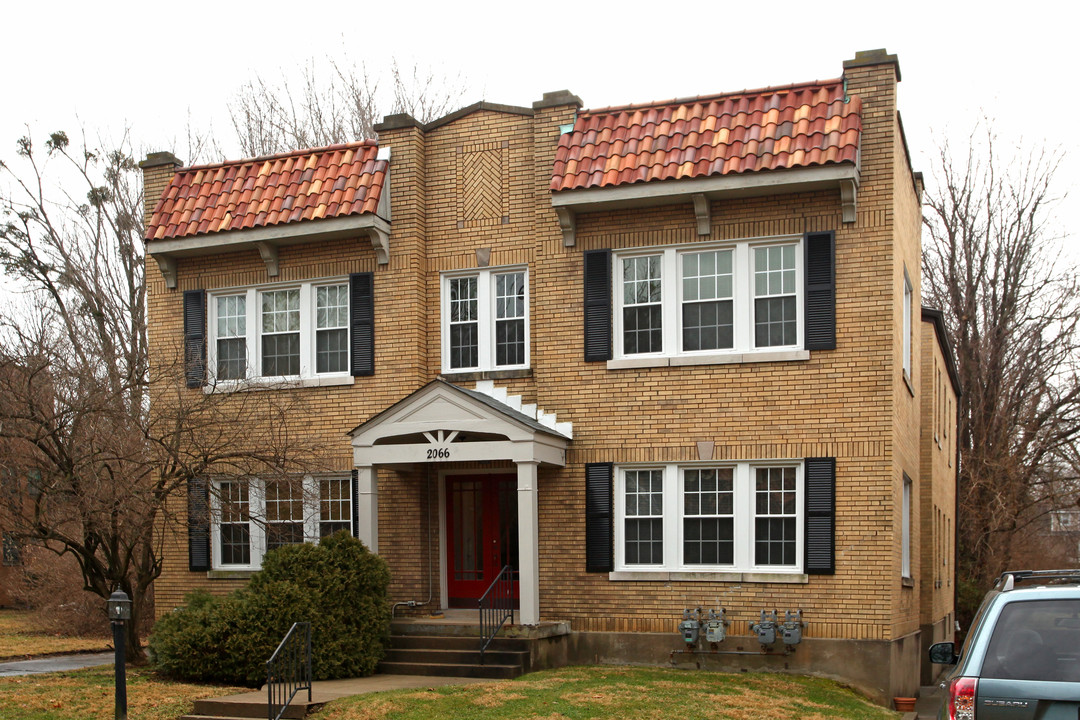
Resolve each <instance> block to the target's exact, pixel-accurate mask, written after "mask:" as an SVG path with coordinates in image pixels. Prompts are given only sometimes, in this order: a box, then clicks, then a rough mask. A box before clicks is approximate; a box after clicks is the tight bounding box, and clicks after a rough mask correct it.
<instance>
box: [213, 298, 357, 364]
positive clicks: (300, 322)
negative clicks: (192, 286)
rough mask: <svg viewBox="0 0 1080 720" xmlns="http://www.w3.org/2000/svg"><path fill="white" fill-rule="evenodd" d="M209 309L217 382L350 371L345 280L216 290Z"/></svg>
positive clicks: (347, 305) (347, 302)
mask: <svg viewBox="0 0 1080 720" xmlns="http://www.w3.org/2000/svg"><path fill="white" fill-rule="evenodd" d="M208 308H209V315H210V316H209V317H208V318H207V320H208V322H207V327H208V328H209V329H210V332H211V336H212V337H211V338H210V339H211V342H209V343H208V346H207V347H208V350H209V353H210V358H209V361H210V363H209V367H210V368H211V371H212V373H213V377H212V378H211V380H212V381H213V382H214V383H221V382H235V381H243V380H248V381H260V380H265V381H273V380H276V379H281V378H314V377H319V376H335V375H337V376H346V375H348V373H349V286H348V283H346V282H345V281H344V280H338V281H326V280H319V281H312V282H303V283H300V284H298V285H287V286H281V287H265V288H245V289H240V290H223V291H215V292H212V293H211V300H210V302H209V303H208Z"/></svg>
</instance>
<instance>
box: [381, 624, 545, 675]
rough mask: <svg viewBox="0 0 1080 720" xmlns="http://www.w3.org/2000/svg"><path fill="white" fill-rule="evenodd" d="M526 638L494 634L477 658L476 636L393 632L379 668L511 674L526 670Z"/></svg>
mask: <svg viewBox="0 0 1080 720" xmlns="http://www.w3.org/2000/svg"><path fill="white" fill-rule="evenodd" d="M530 642H532V641H530V640H523V639H520V638H506V637H498V638H495V639H494V640H493V641H492V643H491V645H490V646H489V647H488V649H487V651H485V652H484V655H483V661H484V662H483V664H481V662H480V660H481V657H480V638H478V637H475V636H462V635H393V636H391V638H390V645H389V647H388V648H387V651H386V657H385V658H384V659H383V661H382V662H381V663H380V664H379V672H382V673H387V674H406V675H441V676H444V677H468V678H513V677H517V676H518V675H523V674H524V673H526V672H528V670H529V665H530V655H531V649H530Z"/></svg>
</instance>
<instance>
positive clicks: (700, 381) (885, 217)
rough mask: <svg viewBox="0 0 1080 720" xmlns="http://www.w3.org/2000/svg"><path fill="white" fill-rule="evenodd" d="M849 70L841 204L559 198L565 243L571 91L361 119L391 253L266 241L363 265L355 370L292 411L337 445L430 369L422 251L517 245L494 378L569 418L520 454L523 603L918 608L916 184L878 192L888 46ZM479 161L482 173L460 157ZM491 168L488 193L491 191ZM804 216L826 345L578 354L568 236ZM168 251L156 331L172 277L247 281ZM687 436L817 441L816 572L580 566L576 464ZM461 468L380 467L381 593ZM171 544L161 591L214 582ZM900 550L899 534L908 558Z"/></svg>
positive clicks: (667, 452)
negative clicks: (535, 501) (824, 504)
mask: <svg viewBox="0 0 1080 720" xmlns="http://www.w3.org/2000/svg"><path fill="white" fill-rule="evenodd" d="M849 74H851V76H852V77H851V78H850V80H851V83H850V85H851V91H852V92H853V93H861V94H863V97H864V108H865V109H866V116H865V120H864V122H865V134H864V146H863V154H862V182H861V185H860V189H859V204H858V214H857V221H856V222H855V223H853V224H844V223H843V222H842V221H841V216H840V198H839V193H838V191H835V190H831V191H815V192H803V193H796V194H789V195H783V196H772V197H769V196H766V197H759V198H743V199H732V200H723V201H718V202H714V203H713V205H712V208H711V209H712V217H713V224H712V229H711V234H710V235H709V236H708V237H707V238H702V237H699V236H698V235H697V233H696V224H695V221H694V216H693V212H692V210H691V206H690V205H689V204H686V205H671V206H665V207H658V208H645V209H625V210H619V211H611V212H592V213H585V214H582V215H579V217H578V226H577V245H576V246H575V247H571V248H566V247H564V246H563V240H562V234H561V232H560V230H559V226H558V223H557V221H556V217H555V213H554V211H553V209H552V207H551V202H550V192H549V191H548V180H549V178H550V171H551V162H552V157H553V152H554V147H555V144H556V143H557V140H558V130H557V128H558V125H559V124H561V123H565V122H569V121H571V120H572V119H573V114H574V113H573V109H572V108H569V107H562V108H548V109H542V110H538V111H537V112H536V113H535V114H534V115H533V116H532V117H530V116H528V115H522V114H513V113H501V112H494V111H481V112H476V113H473V114H471V115H468V116H466V117H464V118H461V119H459V120H457V121H455V122H453V123H450V124H447V125H444V126H441V127H438V128H435V129H432V130H429V131H427V132H423V131H421V130H420V129H418V128H406V129H399V130H393V131H387V132H384V133H383V135H382V137H381V138H380V142H381V144H383V145H388V146H390V147H391V148H392V159H391V173H390V178H391V197H392V199H393V232H392V234H391V239H390V242H391V263H390V266H389V267H377V266H376V265H375V262H374V256H373V254H372V252H371V249H370V246H369V245H368V244H367V242H366V240H363V239H357V240H341V241H335V242H332V243H321V244H316V245H308V246H296V247H291V248H283V249H282V252H281V258H280V261H281V268H282V277H281V278H280V279H282V280H288V279H300V278H305V277H325V276H332V275H338V274H342V275H343V274H345V273H347V272H355V271H360V270H373V271H374V272H375V276H376V301H375V307H376V374H375V376H374V377H373V378H359V379H357V381H356V383H355V384H354V385H351V386H345V387H338V388H325V389H321V390H311V391H308V394H309V396H310V399H309V402H310V404H311V406H312V407H313V410H315V411H317V412H314V413H313V416H312V417H306V418H297V423H298V424H300V425H305V426H313V427H315V428H316V429H317V431H318V432H320V433H323V434H324V435H325V437H326V438H327V440H328V441H333V442H339V443H340V448H341V452H340V455H339V456H338V459H339V462H340V463H341V467H342V468H343V469H344V468H347V467H349V466H350V465H351V452H350V447H349V444H348V440H347V438H345V437H344V433H345V432H346V431H348V430H349V429H351V428H352V427H354V426H355V425H357V424H359V423H360V422H362V421H364V420H366V419H367V418H368V417H370V416H371V415H372V414H374V413H375V412H378V411H380V410H382V409H384V408H386V407H387V406H389V405H390V404H392V403H394V402H396V401H397V400H399V399H401V398H402V397H404V396H406V395H407V394H408V393H410V392H411V391H413V390H415V389H416V388H418V387H420V386H421V385H422V384H423V383H425V382H427V381H428V380H430V379H432V378H434V377H435V376H436V375H438V374H439V373H440V371H441V367H442V365H441V333H440V308H439V306H440V273H442V272H445V271H449V270H458V269H467V268H475V267H477V258H476V250H477V249H480V248H488V249H490V250H491V260H490V265H491V266H492V267H496V266H501V265H511V264H520V265H525V266H527V267H528V271H529V292H530V342H531V372H529V373H527V374H526V375H525V376H524V377H520V378H516V379H513V380H503V381H499V382H498V383H497V384H498V385H500V386H505V387H507V388H508V389H509V390H510V392H511V393H516V394H521V395H523V396H524V399H525V401H526V402H537V403H539V405H540V406H541V407H542V408H543V409H545V410H547V411H550V412H556V413H557V414H558V417H559V420H569V421H572V422H573V423H574V440H573V442H572V443H571V445H570V451H569V453H568V456H567V466H566V467H565V468H562V469H557V468H548V467H541V469H540V473H539V514H540V543H541V546H540V573H541V578H540V585H541V589H540V602H541V615H542V617H543V618H545V619H566V620H570V621H571V622H572V624H573V626H574V627H575V628H576V629H582V630H614V631H635V630H636V631H663V632H669V631H673V629H674V626H675V623H676V622H677V619H678V616H679V615H680V614H681V611H682V608H683V607H686V606H696V605H705V606H707V607H715V606H717V605H723V606H725V607H726V608H727V609H728V610H729V613H730V617H731V618H732V619H733V620H734V621H735V625H733V627H732V629H731V631H732V632H735V633H745V632H747V629H746V622H747V621H748V620H750V619H752V618H756V616H757V613H758V611H759V610H761V609H763V608H767V609H772V608H779V609H781V610H783V609H785V608H790V609H795V608H802V609H803V610H804V612H805V614H806V619H807V620H808V621H809V623H810V625H809V627H808V629H807V634H808V636H810V637H830V638H859V639H881V640H887V639H893V638H897V637H900V636H902V635H904V634H906V633H908V632H910V631H912V630H914V629H915V628H917V626H918V619H919V617H918V613H919V608H918V605H917V602H916V601H915V598H916V597H917V592H918V591H917V589H913V588H902V587H901V582H900V572H899V567H900V554H899V553H900V545H899V520H900V515H899V513H900V510H899V507H900V495H899V492H900V487H901V485H900V477H901V472H902V471H904V470H906V471H907V472H908V474H909V475H911V477H912V479H913V480H915V481H916V483H918V481H919V477H920V473H921V468H920V462H919V436H918V431H917V428H918V422H919V420H918V415H919V407H918V404H917V402H916V399H915V398H913V396H912V394H911V393H910V392H909V391H908V389H907V384H906V383H904V381H903V379H902V378H901V377H900V376H899V374H898V372H899V371H898V368H899V366H900V361H899V357H900V345H899V339H900V333H899V327H900V323H901V319H900V315H899V294H900V292H901V284H900V280H899V278H900V277H901V275H900V274H899V272H900V270H899V268H901V267H902V264H903V263H906V264H907V266H908V267H909V269H910V270H909V274H911V275H912V279H913V284H914V285H915V287H916V300H915V309H914V310H913V318H915V320H916V322H917V320H918V315H917V308H918V299H917V298H918V260H917V258H918V252H919V250H918V221H917V218H915V219H913V218H912V208H914V211H916V212H917V209H918V206H917V202H914V201H913V200H912V199H911V198H908V199H904V198H900V197H898V195H899V193H898V192H896V188H897V187H898V186H899V185H901V183H900V181H899V180H898V179H897V178H898V177H900V176H903V175H905V174H906V175H907V177H908V178H910V172H909V169H908V168H907V167H906V165H905V167H904V168H903V171H902V172H901V171H899V170H897V169H896V168H895V165H896V163H897V161H898V156H897V143H898V140H897V138H896V125H895V93H894V91H893V83H892V77H891V76H892V69H891V66H879V67H871V68H857V69H854V70H851V71H849ZM870 95H874V96H875V97H876V99H873V98H871V99H868V97H869V96H870ZM877 96H881V97H877ZM481 156H482V157H481ZM478 166H480V167H483V168H484V169H485V172H487V177H488V178H490V180H491V183H492V184H491V185H490V186H489V187H485V188H480V186H479V185H477V184H476V183H475V182H473V181H472V180H469V179H468V178H464V177H463V173H464V172H465V170H466V169H468V168H476V167H478ZM907 182H908V183H909V185H910V179H908V180H907ZM492 188H496V189H498V191H499V192H498V193H497V194H495V195H492V194H491V193H492ZM463 192H466V193H467V194H468V197H469V199H468V201H467V202H466V200H464V199H463V198H462V193H463ZM912 195H913V193H912ZM905 203H906V204H905ZM912 222H914V225H912ZM912 227H914V237H913V238H912V237H910V235H911V230H912ZM818 230H835V231H836V273H837V317H838V322H837V349H836V350H834V351H815V352H813V353H811V357H810V359H809V360H807V361H800V362H771V363H754V364H746V365H714V366H706V365H702V366H690V367H670V368H668V367H662V368H660V367H658V368H648V369H622V370H609V369H608V368H607V366H606V364H605V363H603V362H600V363H585V362H584V361H583V355H584V351H583V339H582V319H581V316H582V307H583V302H582V274H583V270H582V255H583V252H584V251H586V250H589V249H594V248H614V249H618V248H627V247H647V246H664V245H673V244H680V243H692V242H697V241H700V240H710V239H711V240H728V239H741V238H755V237H768V236H774V235H787V234H802V233H804V232H807V231H818ZM179 274H180V287H179V288H178V289H177V290H176V291H167V290H165V289H164V285H163V283H161V282H160V275H157V277H153V275H154V274H153V273H151V280H152V282H151V291H150V304H151V318H152V320H151V322H152V342H153V343H154V346H155V347H156V348H159V347H163V346H165V345H166V344H167V343H168V342H170V341H171V340H172V339H174V338H177V337H178V336H179V333H180V328H181V324H180V304H181V299H180V298H181V291H182V290H183V289H186V288H196V287H201V288H206V289H214V288H220V287H227V286H231V285H248V284H256V283H261V282H265V281H266V277H265V267H264V266H263V265H262V263H261V261H260V260H259V258H258V255H257V253H255V251H251V252H245V253H234V254H232V255H229V256H217V257H211V258H204V259H198V260H186V261H182V262H181V263H180V270H179ZM914 347H915V348H916V350H915V352H916V357H915V361H914V363H913V365H914V366H915V370H914V372H913V376H914V377H913V378H912V383H913V386H914V387H919V385H918V382H919V378H920V377H921V376H920V375H919V374H918V369H917V368H918V365H919V360H920V359H921V356H920V355H919V354H918V347H919V343H918V342H915V343H914ZM449 379H451V380H452V381H460V382H461V384H462V385H465V386H467V387H468V386H471V382H468V381H465V380H462V379H460V378H455V377H453V376H450V378H449ZM901 391H902V392H901ZM699 440H711V441H714V442H715V443H716V451H715V457H716V458H717V459H719V460H728V459H758V458H760V459H768V458H777V459H779V458H803V457H808V456H831V457H835V458H836V459H837V497H838V505H837V534H836V557H837V572H836V574H835V575H832V576H811V577H810V578H809V580H808V582H806V583H805V584H783V583H775V582H772V583H739V584H733V583H721V582H674V581H673V582H658V581H653V582H641V581H633V582H623V581H619V582H616V581H611V580H609V579H608V577H607V575H606V574H590V573H586V572H585V571H584V566H585V562H584V533H585V530H584V489H583V486H584V483H583V477H584V464H585V463H587V462H594V461H613V462H659V461H667V462H678V461H686V460H696V459H697V452H696V445H695V443H696V442H697V441H699ZM460 467H461V466H440V467H438V468H436V467H430V468H428V467H417V468H415V469H413V470H408V471H405V470H382V471H380V473H379V490H380V497H379V512H380V516H379V521H380V537H379V543H380V551H381V552H382V554H383V555H384V556H385V557H386V558H387V559H388V561H389V562H390V564H391V568H392V571H393V575H394V581H393V587H392V590H393V595H394V597H395V599H417V600H422V599H423V598H424V597H426V596H427V594H428V592H429V591H430V590H431V589H432V588H434V592H435V594H436V596H437V594H438V588H439V577H438V573H439V559H440V557H442V553H443V549H442V548H441V547H440V537H439V535H438V513H439V512H440V511H439V508H438V507H437V506H435V505H433V504H432V503H433V500H432V498H436V499H437V497H438V483H439V472H438V470H439V469H440V468H441V469H453V468H458V469H460ZM181 514H182V513H181ZM916 527H917V524H916ZM429 546H430V547H432V548H434V550H433V551H429V549H428V548H429ZM170 548H171V549H170V551H169V553H168V557H167V566H166V572H165V574H164V576H163V578H162V581H161V582H160V583H159V590H158V592H159V595H158V597H159V603H158V606H159V608H160V611H161V612H165V611H167V610H168V609H169V608H170V607H171V606H172V605H173V604H175V603H176V602H178V601H179V595H180V593H181V592H182V590H183V589H185V588H189V587H193V586H195V585H203V586H206V585H210V586H212V587H215V588H226V587H232V584H231V583H225V582H223V581H208V580H207V579H206V578H205V573H202V574H194V573H188V572H187V571H186V563H187V559H186V547H183V548H181V546H180V544H174V545H172V546H170ZM181 550H182V552H181ZM919 557H920V556H919V554H918V553H917V552H916V553H914V554H913V570H914V571H915V572H918V563H919Z"/></svg>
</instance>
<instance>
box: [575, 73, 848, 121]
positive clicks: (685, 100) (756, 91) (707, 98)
mask: <svg viewBox="0 0 1080 720" xmlns="http://www.w3.org/2000/svg"><path fill="white" fill-rule="evenodd" d="M843 82H844V79H843V78H842V77H837V78H830V79H828V80H809V81H805V82H797V83H791V84H789V85H768V86H766V87H762V88H747V89H744V90H736V91H733V92H723V93H715V94H713V95H696V96H690V97H682V98H672V99H670V100H654V101H652V102H645V103H631V104H629V105H611V106H609V107H601V108H588V109H586V110H580V111H579V112H578V115H579V116H582V115H598V114H601V113H613V112H628V111H634V110H644V109H648V108H661V107H671V106H674V105H690V104H693V103H706V102H713V101H716V100H726V99H728V98H735V97H742V96H747V95H764V94H766V93H776V92H780V91H782V90H801V89H803V88H812V87H820V88H824V87H830V86H835V85H839V84H841V83H843Z"/></svg>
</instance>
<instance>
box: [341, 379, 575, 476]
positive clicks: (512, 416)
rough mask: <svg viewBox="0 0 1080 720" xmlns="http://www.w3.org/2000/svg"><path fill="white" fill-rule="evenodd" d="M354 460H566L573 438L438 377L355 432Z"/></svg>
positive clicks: (364, 462) (360, 462) (359, 462)
mask: <svg viewBox="0 0 1080 720" xmlns="http://www.w3.org/2000/svg"><path fill="white" fill-rule="evenodd" d="M350 434H351V435H352V438H353V439H352V445H353V454H354V456H355V462H356V464H357V465H358V466H360V465H376V464H383V463H402V462H430V461H444V462H445V461H449V462H453V461H477V460H513V461H524V460H534V461H537V462H545V463H552V464H557V465H562V464H563V462H564V458H565V450H566V446H567V444H568V442H569V438H568V437H566V436H565V435H563V434H562V433H560V432H558V431H557V430H555V429H553V428H551V427H547V426H545V425H543V424H541V423H540V422H537V421H536V420H535V419H533V418H530V417H529V416H527V415H525V414H524V413H521V412H519V411H517V410H515V409H513V408H512V407H509V406H507V405H504V404H502V403H500V402H498V401H497V400H494V399H492V398H490V397H487V396H485V395H483V394H481V393H479V392H476V391H474V390H468V389H465V388H462V387H458V386H457V385H453V384H451V383H448V382H446V381H444V380H434V381H432V382H430V383H428V384H427V385H425V386H424V387H422V388H420V389H419V390H417V391H416V392H414V393H413V394H411V395H409V396H408V397H406V398H403V399H402V400H400V401H398V402H397V403H395V404H394V405H392V406H390V407H389V408H387V409H386V410H384V411H383V412H381V413H379V414H378V415H376V416H374V417H373V418H371V419H370V420H368V421H367V422H365V423H363V424H361V425H360V426H358V427H357V428H355V429H354V430H352V432H351V433H350Z"/></svg>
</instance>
